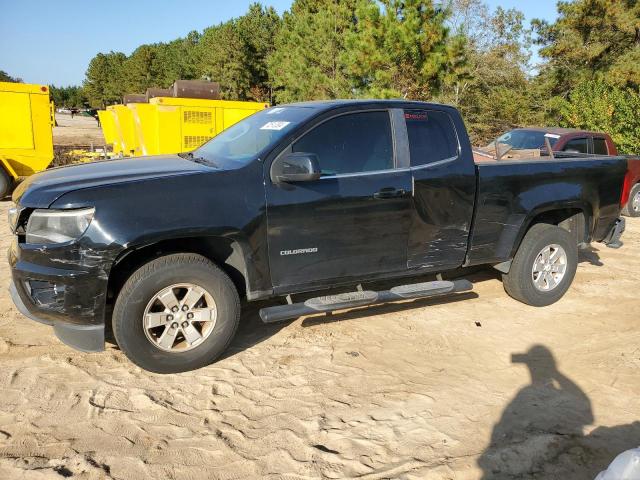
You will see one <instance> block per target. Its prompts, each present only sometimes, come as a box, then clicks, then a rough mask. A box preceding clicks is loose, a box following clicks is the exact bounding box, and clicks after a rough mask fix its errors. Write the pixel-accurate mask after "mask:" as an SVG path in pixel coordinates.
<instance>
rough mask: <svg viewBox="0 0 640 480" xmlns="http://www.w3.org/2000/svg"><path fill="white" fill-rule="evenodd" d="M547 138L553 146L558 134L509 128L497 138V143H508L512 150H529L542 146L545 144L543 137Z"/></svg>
mask: <svg viewBox="0 0 640 480" xmlns="http://www.w3.org/2000/svg"><path fill="white" fill-rule="evenodd" d="M545 136H547V137H548V138H549V142H551V146H552V147H553V146H554V145H555V143H556V142H557V141H558V138H559V136H558V135H547V134H546V132H540V131H538V130H511V131H510V132H507V133H505V134H504V135H502V136H501V137H499V138H498V143H502V144H506V145H509V146H510V147H513V149H514V150H529V149H536V148H543V147H544V146H545V141H544V137H545Z"/></svg>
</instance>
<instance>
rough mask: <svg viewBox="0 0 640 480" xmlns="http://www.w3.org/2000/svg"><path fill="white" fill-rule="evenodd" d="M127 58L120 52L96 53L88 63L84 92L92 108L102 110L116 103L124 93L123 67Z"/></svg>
mask: <svg viewBox="0 0 640 480" xmlns="http://www.w3.org/2000/svg"><path fill="white" fill-rule="evenodd" d="M126 59H127V57H126V55H125V54H124V53H121V52H109V53H98V54H97V55H96V56H95V57H93V58H92V59H91V61H90V62H89V66H88V67H87V73H86V76H85V81H84V92H85V95H86V96H87V100H88V101H89V103H90V105H91V106H92V107H98V108H104V107H105V106H107V105H110V104H113V103H118V102H119V101H121V100H122V95H124V93H126V87H125V82H124V65H125V61H126Z"/></svg>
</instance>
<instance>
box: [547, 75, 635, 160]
mask: <svg viewBox="0 0 640 480" xmlns="http://www.w3.org/2000/svg"><path fill="white" fill-rule="evenodd" d="M554 107H555V109H556V110H555V112H556V113H557V118H558V119H559V122H560V125H561V126H563V127H571V128H580V129H584V130H593V131H599V132H607V133H608V134H609V135H611V138H612V139H613V142H614V143H615V144H616V146H617V147H618V150H619V151H620V152H621V153H626V154H637V153H638V152H640V115H638V112H640V91H638V89H633V88H629V87H620V86H617V85H611V84H610V83H607V82H604V81H601V80H590V81H586V82H584V83H581V84H579V85H578V86H576V87H575V88H574V89H573V90H572V91H571V93H570V94H569V98H568V99H563V98H561V97H556V98H555V100H554Z"/></svg>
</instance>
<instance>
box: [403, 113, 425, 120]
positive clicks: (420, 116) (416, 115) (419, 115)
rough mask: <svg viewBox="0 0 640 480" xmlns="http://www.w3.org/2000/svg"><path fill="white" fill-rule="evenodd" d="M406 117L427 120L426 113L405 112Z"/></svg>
mask: <svg viewBox="0 0 640 480" xmlns="http://www.w3.org/2000/svg"><path fill="white" fill-rule="evenodd" d="M404 118H405V119H407V120H426V119H427V114H426V113H405V114H404Z"/></svg>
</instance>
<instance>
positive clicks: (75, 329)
mask: <svg viewBox="0 0 640 480" xmlns="http://www.w3.org/2000/svg"><path fill="white" fill-rule="evenodd" d="M626 176H627V160H626V159H624V158H621V157H592V158H572V159H566V160H556V161H540V160H534V161H521V160H520V161H517V162H496V163H492V164H480V165H476V164H474V161H473V156H472V151H471V145H470V143H469V139H468V137H467V132H466V130H465V127H464V123H463V121H462V118H461V116H460V114H459V113H458V111H457V110H455V109H454V108H452V107H448V106H443V105H437V104H428V103H421V102H409V101H382V100H380V101H378V100H375V101H374V100H371V101H324V102H310V103H300V104H292V105H283V106H278V107H274V108H270V109H267V110H264V111H261V112H259V113H256V114H254V115H253V116H251V117H249V118H247V119H245V120H242V121H240V122H239V123H237V124H235V125H233V126H232V127H230V128H228V129H227V130H225V131H223V132H222V133H220V134H219V135H217V136H216V137H214V138H213V139H212V140H211V141H209V142H208V143H206V144H205V145H203V146H202V147H200V148H198V149H197V150H195V151H193V152H190V153H187V154H181V155H179V156H178V155H175V156H174V155H169V156H159V157H142V158H135V159H122V160H112V161H103V162H96V163H92V164H84V165H77V166H70V167H64V168H58V169H52V170H49V171H46V172H43V173H40V174H37V175H34V176H32V177H30V178H28V179H27V180H26V181H25V182H24V183H22V184H21V185H19V187H18V188H17V189H16V191H15V192H14V195H13V201H14V202H15V207H14V208H12V209H11V211H10V219H9V221H10V225H11V228H12V230H13V232H14V234H15V239H14V241H13V244H12V246H11V248H10V252H9V263H10V266H11V272H12V277H13V278H12V282H11V286H10V290H11V293H12V298H13V300H14V302H15V304H16V306H17V308H18V309H19V310H20V312H22V313H23V314H24V315H26V316H28V317H30V318H32V319H34V320H38V321H40V322H44V323H47V324H50V325H52V326H53V328H54V331H55V333H56V334H57V336H58V337H59V338H60V339H61V340H62V341H63V342H65V343H67V344H68V345H70V346H72V347H75V348H77V349H80V350H83V351H99V350H102V349H103V348H104V343H105V330H106V329H112V331H113V336H114V337H115V340H116V342H117V344H118V345H119V347H120V348H121V349H122V350H123V351H124V353H125V354H126V355H127V356H128V357H129V358H130V359H131V360H132V361H133V362H134V363H136V364H137V365H139V366H141V367H142V368H145V369H148V370H151V371H154V372H161V373H169V372H178V371H185V370H189V369H194V368H198V367H202V366H204V365H207V364H208V363H210V362H212V361H213V360H215V359H216V357H218V356H219V355H220V354H221V353H222V352H223V351H224V350H225V348H226V347H227V346H228V345H229V343H230V341H231V339H232V338H233V336H234V333H235V331H236V328H237V326H238V322H239V318H240V308H241V299H243V300H246V301H254V300H259V299H267V298H272V297H286V299H287V302H286V304H285V303H284V302H281V303H282V304H280V305H275V306H270V307H265V308H263V309H262V310H260V316H261V318H262V319H263V321H265V322H272V321H280V320H284V319H290V318H296V317H297V316H300V315H308V314H313V313H319V312H330V311H333V310H337V309H343V308H350V307H355V306H364V305H372V304H376V303H383V302H391V301H398V300H405V299H413V298H421V297H429V296H434V295H446V294H453V293H456V292H461V291H466V290H470V289H471V288H472V285H471V283H470V282H468V281H466V280H455V281H444V280H442V277H441V276H440V275H441V274H442V273H444V272H448V271H451V270H454V269H459V268H460V267H466V266H472V265H489V266H493V267H494V268H496V269H497V270H498V271H500V272H501V273H502V279H503V282H504V288H505V290H506V292H507V293H508V294H509V295H511V296H512V297H513V298H515V299H517V300H519V301H521V302H524V303H527V304H529V305H534V306H544V305H549V304H551V303H553V302H556V301H557V300H559V299H560V298H561V297H562V296H563V295H564V293H565V292H566V291H567V289H568V288H569V286H570V284H571V282H572V280H573V278H574V274H575V272H576V268H577V264H578V248H580V247H584V246H586V245H588V244H589V243H590V242H592V241H597V242H604V243H605V244H608V245H609V246H613V247H618V246H620V245H621V244H620V241H619V239H620V236H621V234H622V231H623V230H624V221H623V220H622V219H620V218H619V215H620V209H621V204H624V203H626V200H627V199H626V198H625V197H626V196H628V194H629V192H628V191H627V190H628V189H625V188H623V185H628V182H626V183H625V178H626ZM425 274H430V275H434V276H436V278H438V280H434V281H429V282H424V281H422V282H417V283H411V282H410V281H408V280H406V279H404V280H403V277H417V276H424V275H425ZM374 280H385V281H387V280H388V281H391V280H394V281H396V282H397V283H396V286H394V287H393V288H391V289H389V290H383V291H373V290H366V289H363V288H362V284H363V283H367V282H371V281H374ZM337 287H341V288H343V289H345V288H349V287H351V288H352V289H354V290H353V291H351V292H350V293H339V294H334V295H326V294H325V295H324V296H318V297H315V298H310V299H307V300H306V301H304V302H298V303H295V302H294V301H293V300H291V295H296V294H299V293H302V292H311V291H325V292H327V291H330V290H331V289H334V288H337Z"/></svg>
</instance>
